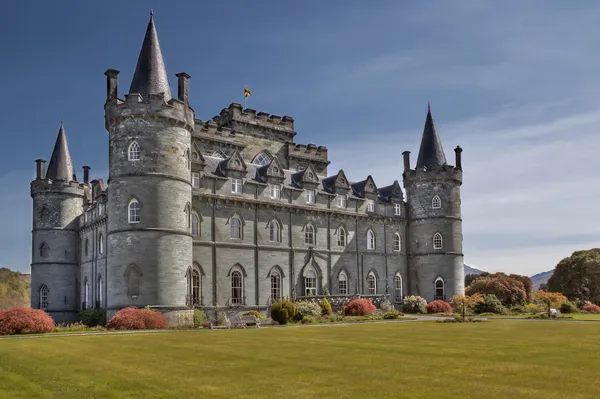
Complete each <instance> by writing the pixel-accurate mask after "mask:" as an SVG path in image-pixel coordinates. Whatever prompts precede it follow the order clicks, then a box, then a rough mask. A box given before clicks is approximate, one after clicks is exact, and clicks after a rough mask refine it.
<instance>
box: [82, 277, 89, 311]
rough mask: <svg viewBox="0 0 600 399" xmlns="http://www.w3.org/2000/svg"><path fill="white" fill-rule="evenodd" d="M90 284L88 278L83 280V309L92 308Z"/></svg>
mask: <svg viewBox="0 0 600 399" xmlns="http://www.w3.org/2000/svg"><path fill="white" fill-rule="evenodd" d="M90 307H91V306H90V282H89V281H88V278H87V276H86V277H85V278H84V279H83V306H82V309H88V308H90Z"/></svg>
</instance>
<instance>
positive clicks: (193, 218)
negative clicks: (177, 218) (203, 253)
mask: <svg viewBox="0 0 600 399" xmlns="http://www.w3.org/2000/svg"><path fill="white" fill-rule="evenodd" d="M194 224H195V225H196V227H195V228H194ZM190 231H191V233H192V237H198V236H200V235H201V233H202V230H201V229H200V215H199V214H198V212H196V211H191V213H190Z"/></svg>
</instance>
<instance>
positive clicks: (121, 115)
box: [104, 93, 194, 132]
mask: <svg viewBox="0 0 600 399" xmlns="http://www.w3.org/2000/svg"><path fill="white" fill-rule="evenodd" d="M104 110H105V125H106V129H107V130H110V126H112V125H113V124H115V123H117V122H119V121H120V120H123V119H127V118H144V119H152V120H158V119H166V120H171V121H176V123H177V125H179V126H182V127H184V128H186V129H188V130H189V131H191V132H193V130H194V111H193V110H192V109H191V108H190V107H189V106H188V104H186V103H184V102H183V101H180V100H178V99H175V98H173V99H171V100H169V102H166V101H165V96H164V93H160V94H148V95H147V96H144V97H143V96H142V95H140V94H137V93H130V94H125V101H122V100H119V99H116V98H115V99H111V100H107V101H106V103H105V105H104Z"/></svg>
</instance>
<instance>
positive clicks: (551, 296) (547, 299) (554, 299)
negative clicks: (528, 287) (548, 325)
mask: <svg viewBox="0 0 600 399" xmlns="http://www.w3.org/2000/svg"><path fill="white" fill-rule="evenodd" d="M533 302H534V303H536V304H538V305H540V306H546V309H547V312H548V317H550V316H551V314H550V309H552V308H558V307H560V305H562V304H563V303H566V302H567V297H566V296H564V295H563V294H561V293H560V292H546V291H539V290H538V291H534V292H533Z"/></svg>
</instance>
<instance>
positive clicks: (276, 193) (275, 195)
mask: <svg viewBox="0 0 600 399" xmlns="http://www.w3.org/2000/svg"><path fill="white" fill-rule="evenodd" d="M271 198H272V199H281V186H280V185H279V184H272V185H271Z"/></svg>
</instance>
